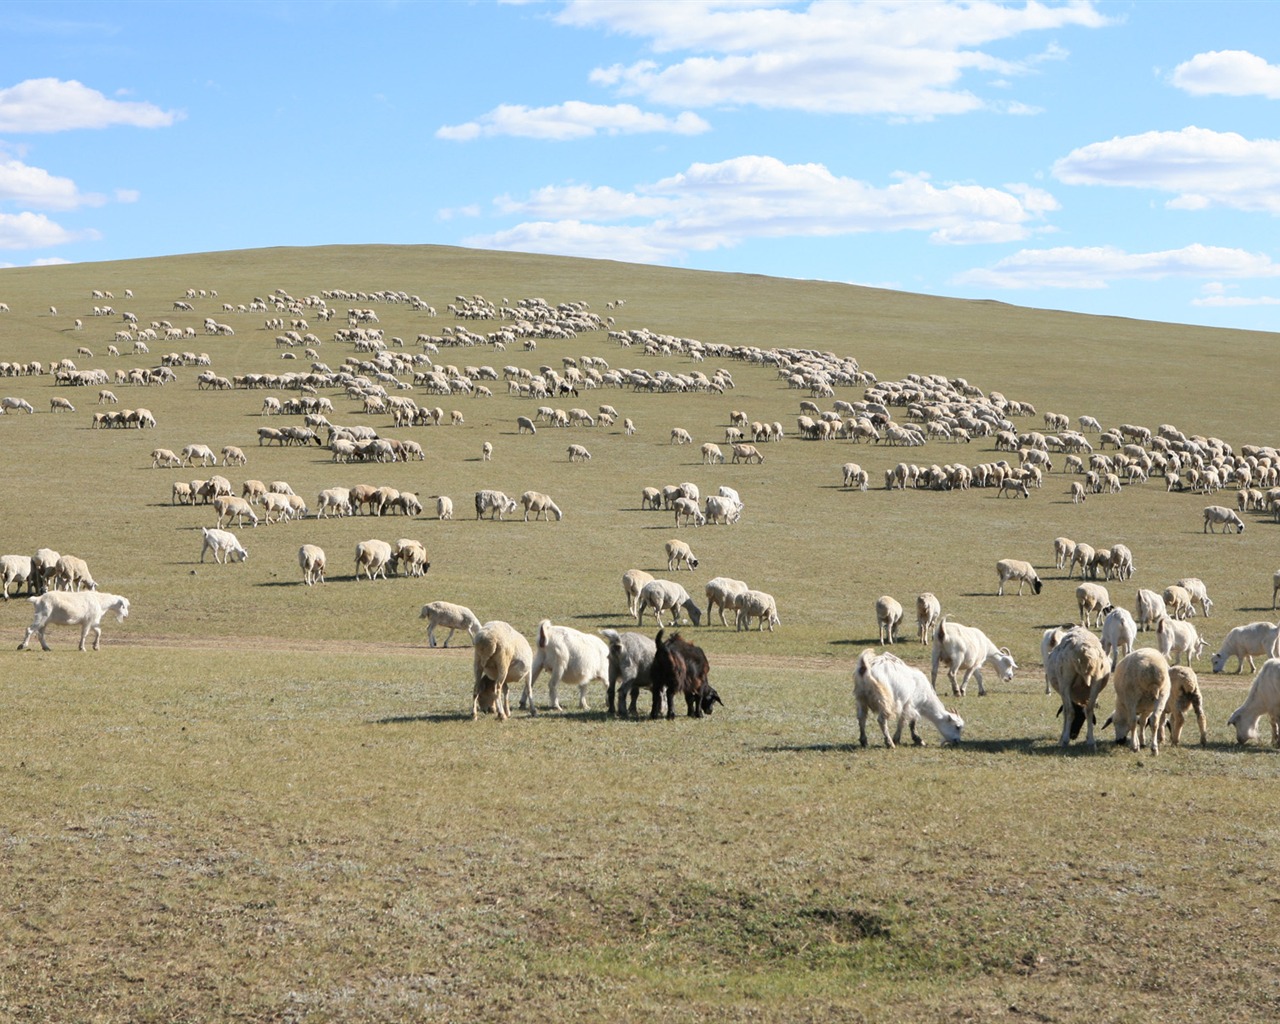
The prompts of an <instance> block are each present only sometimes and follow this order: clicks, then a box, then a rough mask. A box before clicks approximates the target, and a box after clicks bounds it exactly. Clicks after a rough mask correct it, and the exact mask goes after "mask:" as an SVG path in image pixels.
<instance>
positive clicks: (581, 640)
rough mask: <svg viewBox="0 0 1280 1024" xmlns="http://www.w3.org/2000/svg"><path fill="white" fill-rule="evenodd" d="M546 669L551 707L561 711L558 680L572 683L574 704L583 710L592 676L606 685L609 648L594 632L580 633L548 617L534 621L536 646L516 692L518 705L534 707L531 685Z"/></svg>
mask: <svg viewBox="0 0 1280 1024" xmlns="http://www.w3.org/2000/svg"><path fill="white" fill-rule="evenodd" d="M543 669H546V670H547V671H548V672H549V673H550V681H549V682H548V684H547V689H548V693H549V696H550V700H551V707H552V709H553V710H555V711H563V710H564V709H563V708H562V707H561V706H560V697H559V687H560V683H561V682H566V683H569V684H576V685H577V687H578V706H579V707H580V708H581V709H582V710H583V711H586V710H587V687H588V686H589V685H591V683H593V682H594V681H595V680H597V679H598V680H599V681H600V682H602V683H604V684H605V685H606V686H607V685H608V683H609V648H608V645H606V644H605V642H604V641H603V640H601V639H600V638H599V637H598V636H593V635H592V634H590V633H583V632H581V631H579V630H576V629H573V628H572V627H570V626H553V625H552V624H551V620H550V619H543V620H542V621H541V622H540V623H538V648H537V650H536V651H535V652H534V655H533V669H532V671H531V672H530V674H529V679H528V681H527V682H526V683H525V686H524V692H523V693H522V694H521V696H520V706H521V707H522V708H523V707H528V709H529V714H530V715H536V714H537V713H538V709H537V707H536V706H535V704H534V700H533V687H534V684H535V683H537V681H538V676H539V675H541V674H542V670H543Z"/></svg>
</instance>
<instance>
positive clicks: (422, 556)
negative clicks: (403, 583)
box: [392, 537, 431, 577]
mask: <svg viewBox="0 0 1280 1024" xmlns="http://www.w3.org/2000/svg"><path fill="white" fill-rule="evenodd" d="M395 552H396V554H395V558H394V559H393V562H392V564H393V565H395V564H396V563H399V565H400V567H401V569H402V570H403V571H404V574H405V575H406V576H414V577H417V576H425V575H426V574H427V570H429V569H430V568H431V563H430V562H429V561H427V549H426V546H425V545H423V543H422V542H421V541H417V540H412V539H410V538H408V537H401V538H400V539H399V540H397V541H396V547H395Z"/></svg>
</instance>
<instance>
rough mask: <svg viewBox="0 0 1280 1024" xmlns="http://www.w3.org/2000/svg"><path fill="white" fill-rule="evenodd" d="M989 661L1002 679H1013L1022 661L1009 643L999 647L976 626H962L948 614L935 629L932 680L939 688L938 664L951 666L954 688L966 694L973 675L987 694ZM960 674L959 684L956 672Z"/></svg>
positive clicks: (958, 693) (981, 693) (980, 693)
mask: <svg viewBox="0 0 1280 1024" xmlns="http://www.w3.org/2000/svg"><path fill="white" fill-rule="evenodd" d="M988 662H990V663H991V666H992V667H993V668H994V669H995V670H996V672H997V673H998V674H999V676H1000V679H1001V681H1002V682H1006V683H1007V682H1010V681H1012V679H1013V673H1014V670H1015V669H1016V668H1017V667H1018V663H1017V662H1016V661H1014V660H1013V655H1012V654H1011V653H1009V648H1007V647H997V646H996V645H995V644H994V643H992V642H991V640H990V638H989V637H988V636H987V634H986V633H984V632H983V631H982V630H980V629H978V628H977V627H976V626H962V625H960V624H959V623H958V622H948V621H947V620H946V617H945V616H944V617H943V618H942V619H941V620H940V621H939V622H938V625H937V628H936V629H935V630H934V631H933V664H932V668H931V671H930V675H929V681H930V683H931V684H932V685H933V689H934V691H935V692H936V691H937V689H938V666H939V665H946V666H947V679H949V680H950V681H951V692H952V694H953V695H955V696H957V697H963V696H964V695H965V691H966V690H967V688H968V686H969V679H970V677H973V678H974V679H976V680H977V681H978V696H979V697H985V696H986V695H987V690H986V687H985V686H984V685H983V683H982V666H983V665H986V664H987V663H988ZM957 675H959V676H960V682H959V684H957V683H956V676H957Z"/></svg>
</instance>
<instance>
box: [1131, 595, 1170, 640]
mask: <svg viewBox="0 0 1280 1024" xmlns="http://www.w3.org/2000/svg"><path fill="white" fill-rule="evenodd" d="M1134 611H1135V612H1136V613H1137V619H1138V628H1139V629H1141V630H1143V631H1146V630H1148V629H1150V628H1151V627H1153V626H1154V625H1155V624H1156V623H1157V622H1159V621H1160V620H1161V619H1162V618H1164V601H1163V600H1161V598H1160V595H1159V594H1157V593H1156V592H1155V591H1154V590H1139V591H1138V596H1137V598H1136V600H1135V602H1134Z"/></svg>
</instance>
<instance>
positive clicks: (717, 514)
mask: <svg viewBox="0 0 1280 1024" xmlns="http://www.w3.org/2000/svg"><path fill="white" fill-rule="evenodd" d="M704 516H705V519H706V521H707V522H708V523H711V524H712V525H713V526H715V525H720V526H729V525H731V524H733V523H736V522H737V521H738V520H739V519H741V518H742V502H740V501H736V500H734V499H733V498H728V497H725V496H724V495H721V494H708V495H707V505H706V511H705V512H704Z"/></svg>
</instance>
